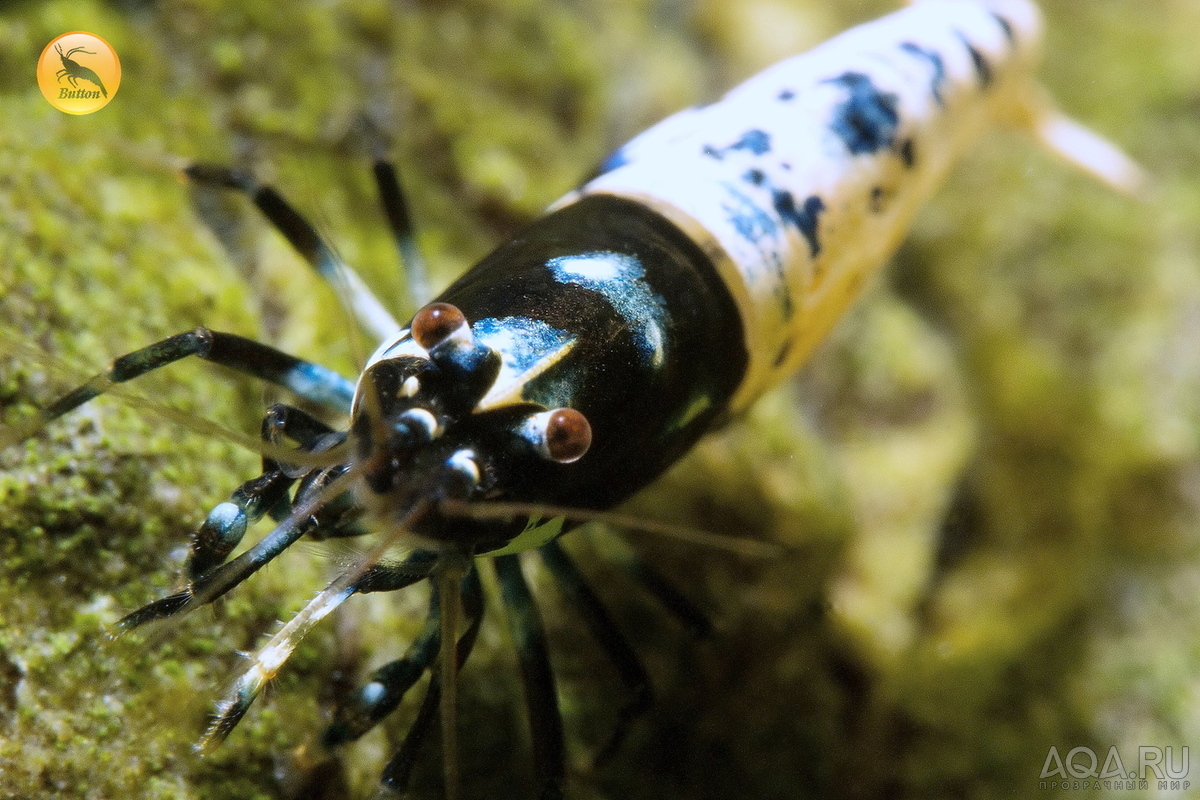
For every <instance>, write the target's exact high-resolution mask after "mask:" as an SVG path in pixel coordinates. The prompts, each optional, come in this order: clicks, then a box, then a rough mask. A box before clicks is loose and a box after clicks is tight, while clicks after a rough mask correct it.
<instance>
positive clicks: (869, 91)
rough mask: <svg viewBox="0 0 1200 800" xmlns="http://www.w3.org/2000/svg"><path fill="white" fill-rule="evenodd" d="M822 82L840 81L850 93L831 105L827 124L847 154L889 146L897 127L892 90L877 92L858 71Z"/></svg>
mask: <svg viewBox="0 0 1200 800" xmlns="http://www.w3.org/2000/svg"><path fill="white" fill-rule="evenodd" d="M826 83H836V84H840V85H841V86H844V87H845V88H846V90H847V91H848V92H849V93H850V96H849V98H847V99H846V101H845V102H844V103H841V104H839V105H838V106H837V107H836V108H835V109H834V111H833V119H832V121H831V122H830V127H831V128H832V129H833V132H834V133H835V134H837V136H838V138H840V139H841V140H842V141H843V142H844V143H845V145H846V149H847V150H849V151H850V153H851V154H853V155H856V156H857V155H865V154H870V153H875V152H878V151H880V150H883V149H886V148H889V147H891V146H892V144H893V143H894V142H895V140H896V131H897V129H898V128H899V127H900V114H899V113H898V112H897V111H896V102H897V100H898V99H899V98H897V97H896V95H895V94H892V93H891V92H881V91H880V90H879V88H878V87H876V86H875V84H874V83H872V82H871V79H870V77H868V76H866V75H864V74H862V73H861V72H847V73H845V74H843V75H839V76H838V77H836V78H830V79H829V80H828V81H826Z"/></svg>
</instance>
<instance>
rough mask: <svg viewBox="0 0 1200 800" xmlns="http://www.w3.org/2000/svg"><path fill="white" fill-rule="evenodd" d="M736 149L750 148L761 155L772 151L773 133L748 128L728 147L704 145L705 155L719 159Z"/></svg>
mask: <svg viewBox="0 0 1200 800" xmlns="http://www.w3.org/2000/svg"><path fill="white" fill-rule="evenodd" d="M735 150H748V151H749V152H751V153H753V154H754V155H756V156H761V155H763V154H765V153H769V152H771V134H769V133H767V132H766V131H761V130H758V129H754V130H748V131H746V132H745V133H743V134H742V137H741V138H740V139H738V140H737V141H736V142H734V143H733V144H731V145H729V146H728V147H713V146H712V145H705V146H704V150H703V152H704V155H706V156H710V157H711V158H715V159H717V160H718V161H719V160H721V159H723V158H725V156H726V155H727V154H729V153H732V152H733V151H735Z"/></svg>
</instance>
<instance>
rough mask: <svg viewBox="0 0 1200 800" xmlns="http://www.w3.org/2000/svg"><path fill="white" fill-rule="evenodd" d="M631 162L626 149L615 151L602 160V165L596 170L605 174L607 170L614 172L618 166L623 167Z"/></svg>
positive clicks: (600, 173) (599, 173)
mask: <svg viewBox="0 0 1200 800" xmlns="http://www.w3.org/2000/svg"><path fill="white" fill-rule="evenodd" d="M628 163H629V157H628V156H626V155H625V149H624V148H621V149H620V150H616V151H614V152H613V153H612V154H611V155H610V156H609V157H608V158H606V159H604V160H603V161H601V162H600V167H599V169H598V170H597V171H596V174H597V175H603V174H604V173H606V172H612V171H613V170H614V169H616V168H617V167H623V166H625V165H626V164H628Z"/></svg>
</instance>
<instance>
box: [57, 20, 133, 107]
mask: <svg viewBox="0 0 1200 800" xmlns="http://www.w3.org/2000/svg"><path fill="white" fill-rule="evenodd" d="M37 79H38V87H39V88H41V90H42V94H43V95H45V96H46V99H47V100H49V101H50V105H52V106H54V107H55V108H57V109H58V110H59V111H65V112H67V113H68V114H90V113H92V112H93V111H99V110H100V109H102V108H104V107H105V106H106V105H108V101H109V100H112V99H113V95H115V94H116V93H117V87H119V86H120V85H121V60H120V59H119V58H117V51H116V50H113V49H112V45H110V44H109V43H108V42H106V41H104V40H103V39H101V38H100V37H99V36H96V35H95V34H93V33H88V32H86V31H73V32H71V33H64V34H63V35H62V36H59V37H58V38H56V39H55V40H54V41H52V42H50V44H48V45H46V49H45V50H43V51H42V55H41V56H40V57H39V58H38V63H37Z"/></svg>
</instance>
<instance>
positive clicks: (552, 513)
mask: <svg viewBox="0 0 1200 800" xmlns="http://www.w3.org/2000/svg"><path fill="white" fill-rule="evenodd" d="M440 509H441V511H442V512H443V513H445V514H448V515H450V516H454V517H466V518H469V519H511V518H513V517H529V518H530V520H531V525H530V529H531V530H530V531H529V532H533V530H544V532H545V534H546V540H549V539H551V538H553V537H554V536H556V535H557V534H558V532H559V530H560V529H561V526H559V528H558V529H549V528H544V527H543V526H537V527H536V528H535V527H534V525H535V524H536V523H537V522H538V521H539V520H543V519H546V518H554V517H561V518H564V519H567V520H571V521H573V522H604V523H607V524H609V525H612V526H613V527H616V528H624V529H626V530H634V531H641V532H643V533H651V534H655V535H658V536H663V537H666V538H668V539H675V540H676V541H680V542H686V543H687V544H692V545H698V546H700V547H707V548H710V549H713V550H722V551H725V552H727V553H736V554H737V555H740V556H747V557H750V558H778V557H780V556H782V555H784V554H785V553H786V552H787V551H788V548H787V547H785V546H783V545H781V544H777V543H775V542H759V541H755V540H753V539H737V538H734V537H732V536H725V535H723V534H719V533H713V532H712V531H704V530H700V529H697V528H691V527H688V526H686V525H676V524H673V523H670V522H661V521H658V520H649V519H645V518H643V517H638V516H635V515H633V514H621V513H618V512H613V511H596V510H593V509H590V508H573V507H570V506H555V505H547V504H544V503H515V502H509V501H505V500H497V501H491V500H489V501H487V502H482V503H468V502H464V501H461V500H443V501H441V504H440ZM544 543H545V542H544V541H534V540H526V541H522V542H520V543H519V545H517V546H516V547H514V548H513V549H512V550H509V549H508V548H504V549H502V550H499V551H497V552H495V553H489V554H488V555H497V554H503V553H506V552H516V551H518V550H521V549H526V548H529V547H536V546H538V545H540V544H544Z"/></svg>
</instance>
